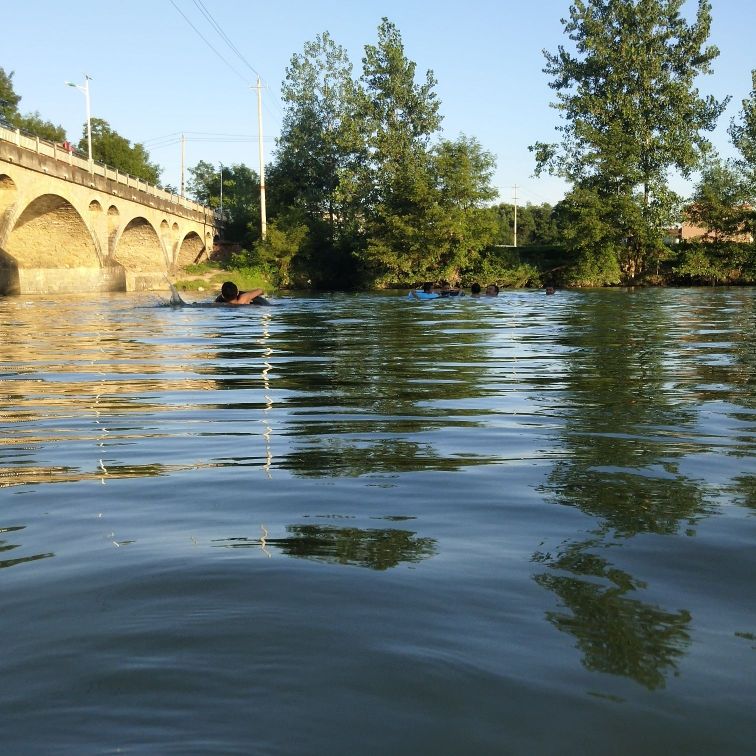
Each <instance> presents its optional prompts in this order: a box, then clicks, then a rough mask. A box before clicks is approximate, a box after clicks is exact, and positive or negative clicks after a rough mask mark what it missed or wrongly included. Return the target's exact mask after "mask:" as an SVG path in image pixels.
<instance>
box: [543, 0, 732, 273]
mask: <svg viewBox="0 0 756 756" xmlns="http://www.w3.org/2000/svg"><path fill="white" fill-rule="evenodd" d="M682 4H683V0H576V1H575V2H573V3H572V5H571V6H570V15H569V19H567V20H566V22H565V32H566V34H567V35H568V36H569V38H570V40H571V41H572V42H573V43H574V48H575V52H574V53H573V52H570V51H568V50H567V49H566V47H564V46H560V47H559V49H558V51H557V52H556V53H548V52H546V53H545V55H546V61H547V64H546V67H545V69H544V71H545V72H546V73H548V74H549V75H550V76H551V77H552V81H551V83H550V86H551V88H552V89H554V90H555V91H556V93H557V102H556V104H555V105H554V107H555V108H556V109H557V110H559V111H560V112H561V114H562V117H563V121H564V122H563V125H562V126H560V131H561V133H562V141H561V143H560V144H558V145H557V144H545V143H536V144H535V145H533V146H532V147H531V150H532V151H533V152H534V153H535V157H536V164H537V168H536V170H537V172H541V171H544V170H546V171H549V172H551V173H554V174H556V175H560V176H563V177H565V178H566V179H568V180H569V181H570V182H571V183H572V184H573V186H574V187H575V192H573V194H572V197H571V198H570V202H569V207H570V208H571V210H573V211H576V210H577V207H576V204H575V203H576V202H578V201H580V200H581V199H585V200H586V202H587V207H586V208H585V212H584V213H583V212H581V213H580V215H582V217H583V221H587V219H588V218H590V219H591V220H590V222H589V223H588V227H589V228H588V229H587V230H588V231H591V227H592V230H593V231H597V230H598V229H599V228H600V229H601V232H600V233H599V234H598V236H599V237H600V238H601V239H603V240H605V242H607V243H609V244H610V246H611V248H612V249H613V252H614V254H615V256H616V261H617V264H618V266H619V267H620V270H621V275H622V278H623V279H625V280H633V279H634V278H635V277H636V276H638V275H639V274H641V273H642V272H643V271H644V269H645V267H646V265H647V264H648V262H649V260H651V259H653V258H654V255H655V254H657V252H658V250H659V247H660V246H661V244H662V240H663V236H664V228H665V227H666V226H667V225H668V224H669V222H670V221H671V220H672V218H673V216H674V211H675V208H676V204H677V201H678V198H677V197H676V196H675V195H674V194H673V193H672V192H670V191H669V188H668V185H667V180H668V173H669V171H670V170H671V169H675V170H677V171H679V172H680V173H681V174H683V175H685V176H687V175H689V174H690V172H691V171H692V170H693V169H695V168H696V167H697V166H698V165H699V163H700V161H701V159H702V157H703V155H704V154H705V153H706V152H707V151H708V149H709V147H710V145H709V142H708V140H707V139H706V138H705V137H704V136H703V133H702V132H706V131H711V130H712V129H713V128H714V126H715V124H716V120H717V118H718V116H719V115H720V113H721V112H722V110H723V108H724V106H725V105H726V101H725V102H717V101H716V100H715V99H714V98H713V97H711V96H707V97H703V96H701V95H700V94H699V92H698V89H697V88H696V86H695V79H696V77H698V76H699V75H701V74H705V73H709V72H710V71H711V63H712V61H713V60H714V59H715V58H716V57H717V55H718V54H719V51H718V50H717V48H716V47H714V46H712V45H708V46H707V45H706V41H707V39H708V36H709V31H710V26H711V5H710V3H709V2H708V1H707V0H699V2H698V9H697V13H696V17H695V20H694V21H693V22H692V23H689V22H688V21H686V19H685V18H684V17H683V16H682V15H681V13H680V8H681V6H682ZM618 213H619V215H617V214H618ZM615 218H616V219H617V222H616V223H615V222H614V219H615ZM612 226H614V228H613V227H612ZM589 236H590V234H589ZM574 239H575V241H576V242H577V241H578V240H579V244H578V246H577V247H574V249H575V250H576V251H580V252H581V254H582V255H585V254H589V255H599V256H603V255H604V254H605V250H597V249H596V248H595V247H593V246H591V245H589V244H588V243H587V242H586V238H585V237H584V236H578V235H574ZM586 262H589V261H586ZM589 267H594V266H593V263H590V264H589ZM613 275H614V274H612V276H613Z"/></svg>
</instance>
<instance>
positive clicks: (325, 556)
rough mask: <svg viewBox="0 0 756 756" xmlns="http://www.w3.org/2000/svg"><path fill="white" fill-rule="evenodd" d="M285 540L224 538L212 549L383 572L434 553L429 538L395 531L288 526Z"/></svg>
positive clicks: (434, 544) (420, 559) (434, 547)
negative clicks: (256, 551)
mask: <svg viewBox="0 0 756 756" xmlns="http://www.w3.org/2000/svg"><path fill="white" fill-rule="evenodd" d="M286 531H287V532H288V533H289V536H288V537H286V538H267V537H266V538H264V539H262V538H260V539H249V538H227V539H224V540H222V541H217V542H216V543H215V545H216V546H222V547H226V548H274V549H277V550H278V551H280V552H281V553H283V554H286V555H287V556H292V557H300V558H302V559H312V560H314V561H318V562H330V563H332V564H347V565H356V566H358V567H369V568H371V569H373V570H387V569H389V568H391V567H397V566H398V565H400V564H401V563H403V562H404V563H410V564H413V563H418V562H421V561H422V560H423V559H428V558H429V557H432V556H433V555H434V554H435V553H436V541H435V539H433V538H419V537H417V536H416V534H415V533H414V532H413V531H410V530H398V529H395V528H343V527H341V528H340V527H336V526H333V525H289V526H287V528H286Z"/></svg>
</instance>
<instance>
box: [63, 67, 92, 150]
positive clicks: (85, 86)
mask: <svg viewBox="0 0 756 756" xmlns="http://www.w3.org/2000/svg"><path fill="white" fill-rule="evenodd" d="M91 80H92V77H91V76H89V75H88V74H84V84H83V85H82V84H74V83H73V82H72V81H67V82H66V84H67V85H68V86H69V87H76V89H78V90H79V91H80V92H84V99H85V100H86V101H87V147H88V151H89V162H90V163H91V162H92V116H91V113H90V110H89V82H90V81H91Z"/></svg>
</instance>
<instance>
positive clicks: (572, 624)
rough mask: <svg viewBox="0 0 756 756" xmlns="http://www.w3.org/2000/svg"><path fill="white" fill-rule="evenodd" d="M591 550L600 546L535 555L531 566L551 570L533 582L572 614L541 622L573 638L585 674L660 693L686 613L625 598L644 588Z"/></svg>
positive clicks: (682, 636)
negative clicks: (601, 675) (587, 671)
mask: <svg viewBox="0 0 756 756" xmlns="http://www.w3.org/2000/svg"><path fill="white" fill-rule="evenodd" d="M593 547H598V548H599V549H600V548H604V547H605V544H603V543H602V542H601V540H600V539H595V540H589V541H585V542H583V543H571V544H568V545H567V547H566V548H565V550H564V551H563V552H561V553H559V554H557V555H556V556H551V555H548V554H536V555H535V557H534V560H535V561H538V562H543V563H544V564H547V565H548V566H549V567H550V568H551V570H552V571H550V572H548V573H544V574H541V575H537V576H536V578H535V580H536V582H537V583H538V585H540V586H542V587H543V588H547V589H548V590H550V591H553V592H554V593H555V594H556V595H557V596H559V599H560V601H561V603H562V605H563V606H566V607H569V609H570V610H571V612H572V614H567V613H564V612H556V611H550V612H547V613H546V618H547V619H548V620H549V622H551V623H553V624H554V625H555V627H557V628H558V629H559V630H561V631H562V632H567V633H570V634H571V635H574V636H575V638H576V639H577V644H578V648H579V649H580V650H581V652H582V653H583V664H584V665H585V667H586V668H587V669H590V670H592V671H595V672H606V673H609V674H613V675H624V676H625V677H629V678H631V679H632V680H635V681H636V682H638V683H640V684H641V685H645V686H646V687H647V688H650V689H652V690H653V689H655V688H663V687H664V673H665V672H668V671H674V669H675V668H676V661H677V659H678V658H679V657H680V656H682V655H683V654H684V653H685V650H686V648H687V647H688V645H689V642H690V639H689V635H688V632H687V627H688V624H689V623H690V620H691V616H690V613H689V612H687V611H685V610H682V611H679V612H670V611H665V610H664V609H661V608H659V607H655V606H651V605H649V604H644V603H643V602H642V601H639V600H638V599H633V598H630V597H629V596H628V595H627V594H630V593H632V591H635V590H638V589H642V588H644V587H645V585H644V584H643V583H639V582H637V581H635V580H634V579H633V577H632V576H631V575H629V574H628V573H626V572H624V571H622V570H619V569H617V568H615V567H612V566H611V564H610V563H609V562H608V561H607V560H606V559H604V558H603V557H600V556H597V555H596V554H593V553H591V552H589V551H588V549H591V548H593ZM557 571H559V572H562V573H568V574H569V573H572V576H568V575H565V574H561V575H560V574H557ZM585 578H594V579H589V580H586V579H585ZM595 578H599V579H600V580H601V582H597V581H596V580H595Z"/></svg>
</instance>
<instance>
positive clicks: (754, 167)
mask: <svg viewBox="0 0 756 756" xmlns="http://www.w3.org/2000/svg"><path fill="white" fill-rule="evenodd" d="M751 85H752V86H751V93H750V94H749V95H748V97H746V98H745V99H744V100H743V103H742V105H743V107H742V110H741V111H740V114H739V120H736V119H735V118H733V119H732V122H731V123H730V129H729V133H730V138H731V139H732V143H733V144H734V145H735V147H736V148H737V149H738V151H739V152H740V156H741V157H740V160H739V161H738V163H737V165H738V167H739V168H740V169H741V171H742V172H743V178H744V180H745V189H746V192H747V194H748V202H749V204H750V206H751V209H750V212H748V213H747V214H746V222H747V223H748V224H749V227H750V231H751V236H752V237H753V239H754V242H756V208H755V206H756V69H753V70H752V71H751Z"/></svg>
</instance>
